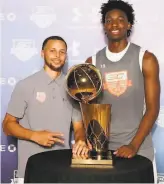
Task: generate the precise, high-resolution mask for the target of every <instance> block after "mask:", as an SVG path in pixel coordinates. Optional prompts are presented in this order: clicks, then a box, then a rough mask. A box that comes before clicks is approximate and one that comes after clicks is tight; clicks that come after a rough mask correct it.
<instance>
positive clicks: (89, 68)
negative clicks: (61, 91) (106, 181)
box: [66, 64, 113, 167]
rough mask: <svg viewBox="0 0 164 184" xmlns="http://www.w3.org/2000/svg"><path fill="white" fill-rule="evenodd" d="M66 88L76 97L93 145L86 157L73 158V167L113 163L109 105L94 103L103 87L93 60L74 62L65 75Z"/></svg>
mask: <svg viewBox="0 0 164 184" xmlns="http://www.w3.org/2000/svg"><path fill="white" fill-rule="evenodd" d="M66 90H67V92H68V94H69V95H70V96H71V97H72V98H73V99H75V100H77V101H79V103H80V108H81V112H82V118H83V123H84V128H85V133H86V138H87V140H88V141H89V143H90V144H91V146H92V150H90V151H89V157H88V158H87V159H74V158H72V164H71V166H72V167H112V166H113V160H112V153H111V151H110V150H108V143H109V138H110V122H111V105H110V104H94V103H93V100H95V99H96V97H97V96H98V95H99V94H100V93H101V91H102V77H101V74H100V72H99V70H98V69H97V68H96V67H95V66H94V65H92V64H79V65H76V66H73V67H72V68H71V69H70V70H69V71H68V73H67V76H66Z"/></svg>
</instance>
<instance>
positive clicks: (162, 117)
mask: <svg viewBox="0 0 164 184" xmlns="http://www.w3.org/2000/svg"><path fill="white" fill-rule="evenodd" d="M156 124H157V125H158V126H160V127H162V128H164V106H161V108H160V111H159V116H158V118H157V121H156Z"/></svg>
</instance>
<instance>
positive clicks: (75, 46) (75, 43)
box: [68, 40, 80, 57]
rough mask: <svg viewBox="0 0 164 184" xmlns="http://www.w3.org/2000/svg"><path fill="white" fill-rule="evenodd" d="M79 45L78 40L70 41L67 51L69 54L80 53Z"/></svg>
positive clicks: (74, 55) (77, 54)
mask: <svg viewBox="0 0 164 184" xmlns="http://www.w3.org/2000/svg"><path fill="white" fill-rule="evenodd" d="M79 47H80V42H78V41H75V40H74V41H73V42H72V45H71V47H69V49H68V51H69V52H71V55H72V56H73V57H76V56H79V55H80V51H79Z"/></svg>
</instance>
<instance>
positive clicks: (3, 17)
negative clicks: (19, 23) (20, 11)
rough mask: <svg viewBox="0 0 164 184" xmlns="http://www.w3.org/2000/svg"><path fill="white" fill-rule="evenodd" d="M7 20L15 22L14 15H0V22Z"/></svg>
mask: <svg viewBox="0 0 164 184" xmlns="http://www.w3.org/2000/svg"><path fill="white" fill-rule="evenodd" d="M4 20H8V21H10V22H13V21H15V20H16V15H15V14H14V13H9V14H7V15H6V16H5V14H4V13H0V21H4Z"/></svg>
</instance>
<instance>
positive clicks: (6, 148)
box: [0, 144, 17, 153]
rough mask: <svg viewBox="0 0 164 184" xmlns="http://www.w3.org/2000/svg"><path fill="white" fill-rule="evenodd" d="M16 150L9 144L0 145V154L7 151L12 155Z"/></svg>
mask: <svg viewBox="0 0 164 184" xmlns="http://www.w3.org/2000/svg"><path fill="white" fill-rule="evenodd" d="M16 150H17V148H16V146H15V145H14V144H10V145H8V146H6V145H0V152H6V151H9V152H10V153H13V152H15V151H16Z"/></svg>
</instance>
